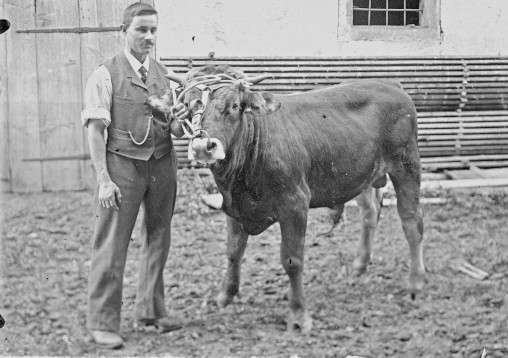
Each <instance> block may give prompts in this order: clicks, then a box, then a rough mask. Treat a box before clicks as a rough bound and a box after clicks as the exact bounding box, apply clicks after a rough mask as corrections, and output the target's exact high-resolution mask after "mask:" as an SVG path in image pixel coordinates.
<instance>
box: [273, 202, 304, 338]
mask: <svg viewBox="0 0 508 358" xmlns="http://www.w3.org/2000/svg"><path fill="white" fill-rule="evenodd" d="M307 211H308V210H307V207H305V208H301V210H298V209H296V208H294V209H292V210H290V212H287V213H285V217H284V218H281V219H280V229H281V234H282V241H281V246H280V259H281V262H282V266H283V267H284V270H285V271H286V274H287V275H288V277H289V282H290V290H289V310H290V312H289V319H288V322H287V329H288V331H290V332H292V331H294V330H296V329H299V330H300V331H301V332H309V331H310V330H311V328H312V318H311V317H310V314H309V312H308V311H307V308H306V305H305V295H304V290H303V282H302V278H303V260H304V246H305V231H306V228H307Z"/></svg>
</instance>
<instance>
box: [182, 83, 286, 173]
mask: <svg viewBox="0 0 508 358" xmlns="http://www.w3.org/2000/svg"><path fill="white" fill-rule="evenodd" d="M249 83H252V82H246V81H244V80H239V81H236V82H233V83H229V84H227V85H225V86H220V87H218V88H216V89H214V88H213V86H212V90H211V92H210V93H209V95H208V100H207V102H208V103H205V104H204V103H203V100H202V93H200V92H199V93H196V92H193V91H189V92H187V95H186V98H185V102H186V103H189V108H190V110H191V113H192V114H193V116H195V115H196V114H198V115H199V114H200V111H201V112H202V114H201V115H200V117H201V118H200V123H199V125H200V130H199V134H198V135H197V136H196V137H195V138H193V139H192V140H191V142H190V143H189V159H191V160H197V161H198V162H201V163H207V164H211V163H215V162H216V161H218V160H222V159H225V158H226V155H227V152H228V150H231V147H232V143H233V142H235V141H239V140H241V137H242V136H244V135H245V133H246V131H247V129H248V126H249V125H251V124H252V123H251V121H255V120H258V119H259V117H261V116H265V115H267V114H270V113H272V112H275V111H277V110H278V109H279V108H280V102H279V101H278V100H277V99H276V98H275V97H274V96H273V95H272V94H271V93H269V92H261V91H260V92H255V91H251V90H250V89H249V87H248V84H249ZM219 85H220V84H219ZM203 105H204V108H203ZM239 149H240V150H241V148H239Z"/></svg>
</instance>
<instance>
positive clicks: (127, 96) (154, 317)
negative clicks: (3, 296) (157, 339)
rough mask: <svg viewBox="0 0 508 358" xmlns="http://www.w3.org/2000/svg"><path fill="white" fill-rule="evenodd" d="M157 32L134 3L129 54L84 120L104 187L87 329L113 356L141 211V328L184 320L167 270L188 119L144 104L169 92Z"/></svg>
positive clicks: (97, 91) (180, 109) (110, 66)
mask: <svg viewBox="0 0 508 358" xmlns="http://www.w3.org/2000/svg"><path fill="white" fill-rule="evenodd" d="M157 24H158V18H157V12H156V10H155V9H154V8H153V7H151V6H150V5H147V4H144V3H135V4H132V5H130V6H128V7H127V8H126V9H125V11H124V13H123V24H122V25H121V31H122V33H123V34H124V37H125V47H124V50H123V51H122V52H121V53H120V54H118V55H117V56H115V57H113V58H112V59H110V60H108V61H106V62H105V63H104V64H103V65H101V66H100V67H98V68H97V69H96V70H95V71H94V72H93V74H92V75H91V76H90V78H89V80H88V82H87V86H86V94H85V109H84V110H83V112H82V115H81V118H82V122H83V125H84V126H85V127H87V128H88V141H89V146H90V155H91V158H92V162H93V164H94V167H95V171H96V174H97V183H98V185H97V188H96V190H95V195H94V204H93V211H94V220H95V228H94V237H93V249H92V260H91V269H90V277H89V285H88V310H87V328H88V330H89V332H90V334H91V336H92V338H93V340H94V341H95V342H96V343H98V344H100V345H102V346H105V347H109V348H119V347H121V346H122V345H123V340H122V337H121V336H120V335H119V330H120V311H121V306H122V281H123V273H124V268H125V261H126V256H127V248H128V245H129V241H130V239H131V234H132V231H133V227H134V224H135V221H136V217H137V214H138V211H139V208H140V205H141V204H142V203H143V204H144V208H145V224H146V235H144V236H145V240H144V242H143V244H142V248H141V255H140V262H139V271H138V272H139V276H138V287H137V296H136V307H135V319H136V325H137V326H140V327H144V326H155V327H156V328H157V329H158V330H159V331H161V332H167V331H170V330H174V329H178V328H181V327H182V322H181V320H180V319H178V318H176V317H169V316H168V314H167V312H166V307H165V303H164V283H163V270H164V266H165V264H166V259H167V256H168V252H169V246H170V239H171V227H170V225H171V218H172V215H173V209H174V205H175V197H176V170H177V166H178V161H177V156H176V153H175V150H174V148H173V145H172V140H171V133H173V134H174V135H176V136H177V137H180V136H182V135H183V130H182V127H181V122H182V121H183V120H184V119H185V118H186V117H187V116H188V115H189V113H188V110H187V108H186V107H185V106H184V105H183V104H179V105H177V106H175V107H174V108H173V111H172V113H173V116H172V118H166V116H165V115H164V114H163V113H160V112H156V111H155V110H154V111H153V112H152V111H151V110H150V109H149V108H148V107H147V106H146V105H145V104H144V103H145V100H146V98H147V97H148V96H149V95H151V94H154V93H157V92H158V91H160V90H162V89H164V88H168V86H169V80H168V79H167V78H166V77H165V74H166V73H167V69H166V68H165V67H164V66H163V65H161V64H159V63H158V62H157V61H155V60H154V59H153V58H150V57H149V53H150V51H151V50H152V48H153V46H154V44H155V37H156V32H157ZM105 131H107V139H106V141H105V140H104V132H105Z"/></svg>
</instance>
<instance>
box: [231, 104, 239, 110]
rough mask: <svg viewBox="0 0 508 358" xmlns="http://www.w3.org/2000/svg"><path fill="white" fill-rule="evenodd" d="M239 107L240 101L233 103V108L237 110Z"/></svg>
mask: <svg viewBox="0 0 508 358" xmlns="http://www.w3.org/2000/svg"><path fill="white" fill-rule="evenodd" d="M238 107H239V106H238V103H233V105H232V106H231V108H232V109H233V110H235V111H236V110H237V109H238Z"/></svg>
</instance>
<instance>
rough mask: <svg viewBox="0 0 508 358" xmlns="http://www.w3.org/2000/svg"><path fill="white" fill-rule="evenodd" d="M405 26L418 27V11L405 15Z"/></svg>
mask: <svg viewBox="0 0 508 358" xmlns="http://www.w3.org/2000/svg"><path fill="white" fill-rule="evenodd" d="M406 25H416V26H419V25H420V16H419V12H418V11H408V12H407V13H406Z"/></svg>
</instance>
